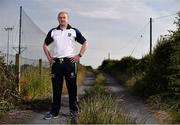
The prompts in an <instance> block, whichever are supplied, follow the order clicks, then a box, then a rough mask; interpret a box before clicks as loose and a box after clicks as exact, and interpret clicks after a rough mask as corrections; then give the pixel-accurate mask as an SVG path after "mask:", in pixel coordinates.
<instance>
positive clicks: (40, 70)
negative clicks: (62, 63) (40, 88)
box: [39, 59, 42, 75]
mask: <svg viewBox="0 0 180 125" xmlns="http://www.w3.org/2000/svg"><path fill="white" fill-rule="evenodd" d="M41 73H42V59H39V74H40V75H41Z"/></svg>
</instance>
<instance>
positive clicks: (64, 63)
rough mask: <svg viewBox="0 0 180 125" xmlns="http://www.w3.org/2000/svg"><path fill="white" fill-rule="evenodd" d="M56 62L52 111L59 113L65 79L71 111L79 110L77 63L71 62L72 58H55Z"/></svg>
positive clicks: (53, 70)
mask: <svg viewBox="0 0 180 125" xmlns="http://www.w3.org/2000/svg"><path fill="white" fill-rule="evenodd" d="M54 60H55V63H54V64H53V65H52V69H51V72H52V87H53V102H52V109H51V113H52V114H53V115H55V116H56V115H58V114H59V110H60V107H61V94H62V88H63V80H64V78H65V80H66V86H67V89H68V94H69V108H70V112H77V111H78V105H77V84H76V79H77V74H76V70H77V69H76V63H71V61H70V58H60V59H59V58H55V59H54Z"/></svg>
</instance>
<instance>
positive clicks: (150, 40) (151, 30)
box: [149, 18, 152, 55]
mask: <svg viewBox="0 0 180 125" xmlns="http://www.w3.org/2000/svg"><path fill="white" fill-rule="evenodd" d="M149 54H150V55H151V54H152V18H150V52H149Z"/></svg>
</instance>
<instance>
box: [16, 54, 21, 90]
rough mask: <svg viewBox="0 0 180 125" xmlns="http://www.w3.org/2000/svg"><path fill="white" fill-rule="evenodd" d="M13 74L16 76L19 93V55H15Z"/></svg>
mask: <svg viewBox="0 0 180 125" xmlns="http://www.w3.org/2000/svg"><path fill="white" fill-rule="evenodd" d="M15 65H16V66H15V74H16V83H17V86H18V91H19V92H20V91H21V88H20V76H21V71H20V68H21V67H20V55H19V54H16V62H15Z"/></svg>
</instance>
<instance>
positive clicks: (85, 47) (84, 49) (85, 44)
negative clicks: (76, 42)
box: [79, 41, 88, 55]
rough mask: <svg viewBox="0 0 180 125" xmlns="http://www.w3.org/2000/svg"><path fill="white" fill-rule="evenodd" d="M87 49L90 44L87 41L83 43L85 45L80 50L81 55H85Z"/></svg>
mask: <svg viewBox="0 0 180 125" xmlns="http://www.w3.org/2000/svg"><path fill="white" fill-rule="evenodd" d="M87 47H88V43H87V41H85V42H84V43H83V45H82V46H81V49H80V52H79V53H80V54H81V55H83V54H84V52H85V51H86V49H87Z"/></svg>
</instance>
